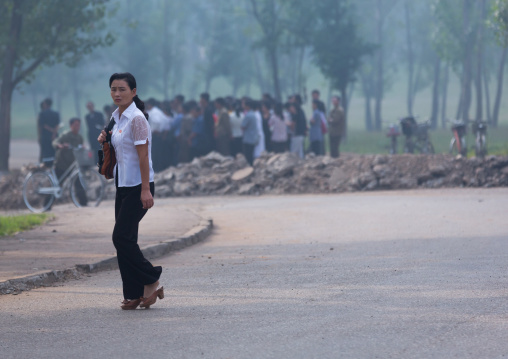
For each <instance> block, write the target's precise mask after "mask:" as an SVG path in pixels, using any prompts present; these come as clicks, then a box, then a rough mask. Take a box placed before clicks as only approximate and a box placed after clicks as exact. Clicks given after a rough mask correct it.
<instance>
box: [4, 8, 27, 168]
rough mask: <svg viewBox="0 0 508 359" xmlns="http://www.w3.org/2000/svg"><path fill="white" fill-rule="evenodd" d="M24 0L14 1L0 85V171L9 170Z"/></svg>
mask: <svg viewBox="0 0 508 359" xmlns="http://www.w3.org/2000/svg"><path fill="white" fill-rule="evenodd" d="M22 3H23V0H18V1H14V5H13V9H12V15H11V24H10V28H9V36H8V39H9V42H8V44H7V46H6V49H5V52H4V66H3V73H2V85H1V87H0V171H8V170H9V146H10V143H11V103H12V92H13V91H14V87H15V84H14V83H13V79H12V75H13V73H14V65H15V63H16V57H17V47H18V42H19V36H20V33H21V26H22V23H23V15H22V12H21V5H22Z"/></svg>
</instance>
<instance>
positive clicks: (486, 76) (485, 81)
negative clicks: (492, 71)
mask: <svg viewBox="0 0 508 359" xmlns="http://www.w3.org/2000/svg"><path fill="white" fill-rule="evenodd" d="M483 84H484V86H485V109H486V110H487V122H488V123H491V121H492V113H491V109H490V89H489V74H488V72H487V70H486V68H485V66H484V67H483Z"/></svg>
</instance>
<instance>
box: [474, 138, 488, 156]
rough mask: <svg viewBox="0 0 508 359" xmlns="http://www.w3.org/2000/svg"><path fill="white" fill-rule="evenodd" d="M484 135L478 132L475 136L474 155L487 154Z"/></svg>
mask: <svg viewBox="0 0 508 359" xmlns="http://www.w3.org/2000/svg"><path fill="white" fill-rule="evenodd" d="M486 140H487V139H486V137H485V135H482V134H479V135H477V136H476V146H475V154H476V157H485V156H486V155H487V144H486V142H485V141H486Z"/></svg>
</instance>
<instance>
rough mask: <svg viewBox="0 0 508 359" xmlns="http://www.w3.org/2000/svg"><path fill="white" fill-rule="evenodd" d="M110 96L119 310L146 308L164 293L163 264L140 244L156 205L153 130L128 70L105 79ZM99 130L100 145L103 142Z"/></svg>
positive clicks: (114, 237)
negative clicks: (158, 264)
mask: <svg viewBox="0 0 508 359" xmlns="http://www.w3.org/2000/svg"><path fill="white" fill-rule="evenodd" d="M109 87H110V89H111V97H112V98H113V101H114V102H115V105H116V106H118V109H117V110H116V111H115V112H113V115H112V119H113V120H114V121H115V125H114V127H113V129H112V131H111V132H110V135H111V143H112V144H113V147H114V149H115V154H116V161H117V164H116V167H115V184H116V199H115V228H114V230H113V244H114V245H115V248H116V251H117V258H118V267H119V268H120V274H121V276H122V283H123V295H124V301H123V302H122V306H121V308H122V309H125V310H129V309H136V308H137V307H138V306H141V307H143V308H149V307H150V306H151V305H152V304H154V303H155V302H156V300H157V297H158V298H160V299H162V298H163V297H164V288H163V287H159V277H160V275H161V273H162V267H154V266H153V265H152V264H151V263H150V262H149V261H147V260H146V259H145V258H144V256H143V253H142V252H141V250H140V249H139V246H138V228H139V222H140V221H141V219H142V218H143V216H144V215H145V214H146V212H147V211H148V209H150V208H152V207H153V205H154V201H153V194H154V183H153V168H152V155H151V147H152V133H151V131H150V125H149V123H148V115H147V114H146V113H145V112H144V110H145V104H144V103H143V101H141V100H140V99H139V97H138V96H137V95H136V79H135V78H134V76H132V75H131V74H130V73H120V74H113V75H112V76H111V78H110V79H109ZM106 137H107V134H106V132H105V131H102V133H101V134H100V136H99V138H98V139H97V140H98V141H99V143H103V142H104V141H105V140H106Z"/></svg>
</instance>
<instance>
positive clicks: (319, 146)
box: [310, 141, 323, 156]
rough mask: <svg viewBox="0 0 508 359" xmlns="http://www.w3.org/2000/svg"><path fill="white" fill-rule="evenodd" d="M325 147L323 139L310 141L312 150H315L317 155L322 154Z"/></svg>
mask: <svg viewBox="0 0 508 359" xmlns="http://www.w3.org/2000/svg"><path fill="white" fill-rule="evenodd" d="M322 149H323V142H322V141H312V142H311V143H310V150H311V151H312V152H314V154H315V155H316V156H319V155H321V154H322V153H321V150H322Z"/></svg>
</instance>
